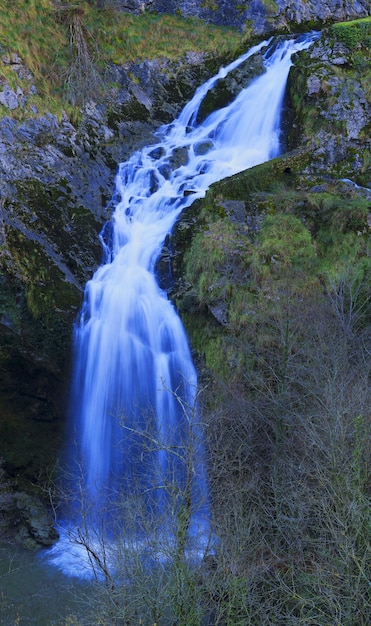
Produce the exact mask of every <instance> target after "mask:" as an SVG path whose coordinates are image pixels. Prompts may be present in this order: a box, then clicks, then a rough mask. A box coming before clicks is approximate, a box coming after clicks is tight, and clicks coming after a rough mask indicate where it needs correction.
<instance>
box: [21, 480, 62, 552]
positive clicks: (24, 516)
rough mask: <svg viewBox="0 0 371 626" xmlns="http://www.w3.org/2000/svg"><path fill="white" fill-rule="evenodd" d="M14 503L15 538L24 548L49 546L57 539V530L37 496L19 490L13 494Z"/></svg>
mask: <svg viewBox="0 0 371 626" xmlns="http://www.w3.org/2000/svg"><path fill="white" fill-rule="evenodd" d="M14 504H15V508H16V512H17V516H16V518H15V520H14V522H15V526H16V540H17V541H18V542H19V543H21V544H22V545H23V546H24V547H25V548H27V549H30V550H32V549H35V548H37V547H40V546H50V545H52V544H53V543H54V542H55V541H56V540H57V539H58V537H59V535H58V532H57V531H56V529H55V528H54V526H53V524H52V521H51V519H50V517H49V515H48V513H47V511H46V509H45V507H44V506H43V505H42V503H41V502H40V500H38V498H35V497H34V496H30V495H28V494H26V493H22V492H21V493H17V494H15V495H14Z"/></svg>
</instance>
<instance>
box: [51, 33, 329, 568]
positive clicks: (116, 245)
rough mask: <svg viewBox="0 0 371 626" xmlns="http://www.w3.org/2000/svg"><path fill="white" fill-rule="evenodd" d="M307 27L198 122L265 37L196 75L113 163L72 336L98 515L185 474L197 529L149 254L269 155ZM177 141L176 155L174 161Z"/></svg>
mask: <svg viewBox="0 0 371 626" xmlns="http://www.w3.org/2000/svg"><path fill="white" fill-rule="evenodd" d="M316 36H317V34H312V35H307V36H305V37H301V38H299V39H297V40H289V41H286V42H281V43H280V44H278V45H276V46H274V47H273V48H272V49H271V50H269V49H268V51H267V52H266V54H265V57H264V65H265V73H264V74H263V75H262V76H260V77H258V78H256V79H254V80H253V81H252V82H251V84H250V85H249V86H248V87H247V88H246V89H244V90H243V91H241V92H240V94H239V95H238V96H237V97H236V99H235V100H234V102H232V103H231V104H230V105H228V106H226V107H225V108H223V109H220V110H218V111H215V112H213V113H212V114H211V115H209V117H207V119H205V120H204V121H203V122H202V123H201V124H199V125H198V124H197V121H196V120H197V114H198V110H199V107H200V104H201V102H202V100H203V98H204V96H205V95H206V93H207V92H208V90H209V89H211V88H212V87H213V86H214V84H215V83H216V82H217V81H218V80H219V79H220V78H222V77H224V76H225V75H227V74H228V72H230V71H231V70H232V69H234V68H235V67H237V66H238V65H239V64H241V63H243V62H244V61H245V60H246V59H248V58H249V57H250V56H252V55H253V54H254V53H256V52H258V51H260V50H262V49H263V48H265V47H267V44H268V42H263V43H261V44H260V45H259V46H256V47H254V48H252V49H251V50H250V51H249V52H248V53H246V54H245V55H243V56H242V57H240V58H239V59H238V60H237V61H235V62H234V63H231V64H230V65H229V66H228V67H226V68H224V69H222V70H220V72H219V74H218V75H217V76H215V77H213V78H212V79H210V80H209V81H208V82H206V83H205V85H203V86H202V87H201V88H200V89H199V90H198V91H197V92H196V94H195V96H194V98H193V99H192V100H191V101H190V102H189V103H188V104H187V105H186V107H185V108H184V110H183V111H182V113H181V114H180V116H179V118H178V119H177V120H175V121H174V122H173V123H172V124H170V125H169V126H164V127H162V128H160V130H159V131H158V132H157V137H158V142H157V143H156V144H155V145H151V146H149V147H146V148H144V149H143V150H141V151H140V152H136V153H135V154H133V156H132V157H131V158H130V159H129V160H128V161H127V162H126V163H122V164H121V165H120V167H119V171H118V174H117V178H116V194H115V197H116V198H119V201H118V202H117V206H116V209H115V212H114V214H113V217H112V220H111V222H110V223H109V224H108V225H107V226H106V227H105V229H104V231H103V232H102V243H103V247H104V251H105V262H104V264H103V265H102V266H101V267H100V268H99V269H98V270H97V272H96V273H95V275H94V277H93V278H92V280H91V281H89V283H88V284H87V286H86V292H85V301H84V305H83V308H82V312H81V316H80V321H79V324H78V325H77V327H76V337H75V346H76V370H75V379H74V389H73V394H72V399H73V413H74V424H75V439H76V442H77V450H78V463H79V467H80V468H81V470H82V471H81V475H82V477H83V492H84V500H85V502H89V503H94V508H95V511H96V514H97V516H98V518H99V514H100V513H99V512H100V511H101V510H102V509H104V508H105V507H106V506H107V501H108V500H109V499H110V498H111V497H112V495H113V494H115V497H117V494H121V495H122V494H129V493H130V491H131V492H132V493H135V494H138V496H139V494H146V502H147V506H148V508H149V510H151V514H152V513H153V511H155V514H156V515H157V516H158V517H159V518H161V517H164V516H166V510H167V507H170V509H171V510H172V511H174V507H175V509H176V506H177V501H178V499H179V498H178V496H176V498H175V501H174V496H173V493H174V489H173V487H174V485H175V486H176V493H178V494H179V493H182V494H183V495H184V493H185V491H186V490H187V489H189V481H190V475H191V483H192V484H191V488H190V490H189V491H188V492H187V494H188V496H190V497H191V499H192V503H193V506H194V509H195V511H196V509H197V511H198V513H197V512H196V513H194V514H193V519H194V522H193V523H194V524H195V526H196V527H197V520H201V519H202V521H201V522H200V524H201V526H202V524H203V525H204V529H205V528H206V527H207V515H208V511H207V508H208V507H207V480H206V472H205V467H204V462H203V451H202V432H201V428H200V426H199V424H198V422H197V410H196V409H197V407H195V404H196V387H197V380H196V373H195V369H194V366H193V363H192V358H191V354H190V350H189V347H188V343H187V338H186V335H185V332H184V330H183V327H182V324H181V322H180V320H179V317H178V315H177V313H176V311H175V309H174V307H173V306H172V304H171V303H170V302H169V300H168V299H167V297H166V294H165V293H164V292H163V291H162V290H161V289H160V288H159V286H158V284H157V283H156V277H155V263H156V260H157V259H158V257H159V254H160V252H161V249H162V246H163V243H164V240H165V237H166V235H167V234H168V233H169V232H170V231H171V229H172V227H173V225H174V222H175V221H176V219H177V217H178V216H179V214H180V213H181V211H182V210H183V209H184V208H185V207H187V206H189V205H190V204H191V203H192V202H193V201H194V199H195V198H199V197H202V196H204V194H205V192H206V190H207V188H208V187H209V186H210V185H211V184H212V183H213V182H215V181H217V180H220V179H222V178H225V177H227V176H230V175H232V174H235V173H237V172H239V171H242V170H244V169H247V168H249V167H252V166H254V165H256V164H259V163H262V162H264V161H267V160H268V159H270V158H272V157H274V156H276V155H277V154H278V152H279V146H280V141H279V139H280V113H281V106H282V100H283V97H284V92H285V87H286V81H287V77H288V73H289V69H290V66H291V65H292V61H291V57H292V55H293V54H294V53H295V52H297V51H300V50H303V49H305V48H308V47H309V46H310V45H311V43H312V42H313V40H314V39H315V38H316ZM179 148H181V149H182V152H183V153H186V154H187V158H186V159H184V160H183V163H184V164H182V165H178V166H177V165H176V164H175V162H176V159H175V157H174V154H175V151H179ZM190 447H191V449H192V458H191V461H189V454H188V451H189V448H190ZM169 486H170V488H169ZM121 495H120V497H121ZM188 496H187V497H188ZM196 501H197V506H195V505H194V502H196ZM85 521H86V520H85V519H84V522H85ZM80 523H81V522H80ZM197 529H199V527H197ZM191 530H192V529H191ZM62 544H63V545H62V547H61V544H60V545H59V546H58V544H57V546H56V547H55V548H53V550H52V559H54V562H55V563H56V564H57V565H59V566H60V567H62V569H65V570H66V571H67V572H68V571H70V572H71V571H75V564H72V565H71V561H73V556H71V555H72V552H71V554H70V555H69V550H68V548H66V545H65V543H63V542H62Z"/></svg>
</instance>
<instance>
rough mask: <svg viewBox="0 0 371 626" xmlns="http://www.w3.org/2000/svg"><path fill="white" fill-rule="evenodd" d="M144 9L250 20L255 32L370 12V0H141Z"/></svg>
mask: <svg viewBox="0 0 371 626" xmlns="http://www.w3.org/2000/svg"><path fill="white" fill-rule="evenodd" d="M143 4H145V7H146V10H150V11H158V12H164V13H179V12H180V14H181V15H182V16H184V17H190V16H193V17H198V18H201V19H204V20H206V21H207V22H209V23H212V24H219V25H224V26H233V27H235V28H239V29H241V30H243V29H244V28H245V25H246V23H249V24H251V26H252V30H253V32H254V33H256V34H263V33H267V32H272V31H273V30H276V29H278V28H286V27H288V26H289V25H290V26H292V25H293V23H296V24H304V23H308V22H312V23H313V22H314V23H319V22H326V21H330V20H331V21H339V20H344V19H356V18H360V17H366V16H367V15H370V14H371V7H370V2H369V0H323V1H321V0H276V1H275V2H274V1H273V2H271V1H265V0H242V1H241V0H218V1H215V2H214V1H211V0H210V1H206V2H205V1H204V0H181V1H180V2H178V1H177V0H153V1H152V0H151V1H150V2H147V1H146V0H144V2H143Z"/></svg>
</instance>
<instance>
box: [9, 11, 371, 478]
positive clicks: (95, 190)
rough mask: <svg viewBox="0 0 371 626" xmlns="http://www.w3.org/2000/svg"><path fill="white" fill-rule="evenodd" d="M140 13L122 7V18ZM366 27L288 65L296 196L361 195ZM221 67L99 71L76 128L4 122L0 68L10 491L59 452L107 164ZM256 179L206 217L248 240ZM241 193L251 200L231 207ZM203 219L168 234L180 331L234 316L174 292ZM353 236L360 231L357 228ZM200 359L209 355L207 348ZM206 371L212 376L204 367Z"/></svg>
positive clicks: (235, 19) (291, 23)
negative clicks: (238, 225) (340, 185)
mask: <svg viewBox="0 0 371 626" xmlns="http://www.w3.org/2000/svg"><path fill="white" fill-rule="evenodd" d="M333 5H334V6H333ZM143 6H144V5H143V3H141V5H140V7H139V6H137V5H136V4H135V3H134V4H133V5H130V6H127V5H126V4H125V3H123V8H126V9H128V8H130V9H133V10H142V9H143ZM147 8H148V10H151V11H165V10H166V11H176V10H177V11H178V12H179V11H180V12H181V14H182V15H184V16H187V15H197V16H198V17H202V18H203V19H206V20H209V21H213V22H215V23H223V24H229V25H233V26H236V27H238V28H242V27H243V26H244V25H245V24H246V23H248V24H250V26H251V25H252V26H251V28H252V30H253V31H254V32H255V34H256V33H262V32H267V31H272V30H273V29H286V30H287V29H292V28H294V27H295V25H299V26H302V25H303V24H308V22H316V23H318V22H319V21H326V20H330V18H334V17H335V18H338V19H342V18H344V17H346V18H350V17H351V18H354V17H360V16H365V15H367V14H369V13H370V7H369V3H368V2H367V1H366V0H359V2H357V1H355V0H354V1H349V2H345V1H344V2H342V3H338V2H337V3H333V2H321V3H317V2H301V3H297V2H295V3H293V2H277V3H275V2H269V3H268V2H251V3H242V4H241V3H237V2H236V3H228V5H227V4H226V3H224V2H218V3H215V5H214V4H212V3H205V2H203V3H198V2H192V3H190V2H183V3H181V4H180V5H179V3H176V5H175V3H172V2H171V1H170V2H161V0H154V1H153V2H152V3H150V4H149V3H148V6H147ZM369 28H370V25H369V23H367V25H366V26H365V27H359V28H358V26H356V27H354V28H350V29H348V30H343V31H342V30H341V29H340V30H339V29H338V30H336V29H331V28H330V29H328V30H327V31H325V32H324V33H323V35H322V37H321V39H320V40H319V41H318V42H317V43H316V44H315V46H314V47H313V49H312V50H311V51H310V52H309V53H305V54H303V55H301V56H300V58H298V59H297V61H296V62H295V67H294V68H293V70H292V73H291V77H290V85H289V93H288V99H287V107H286V109H287V110H286V113H285V116H286V124H287V129H288V130H287V133H286V134H287V149H288V150H295V152H294V153H293V154H292V156H291V155H289V156H287V157H285V160H283V161H281V165H279V166H277V167H278V170H277V171H278V172H279V174H277V177H278V178H279V179H281V177H282V176H283V179H285V175H290V174H291V173H292V174H295V176H296V175H297V173H298V172H300V178H299V179H298V180H299V182H298V183H297V184H298V185H299V186H300V185H302V186H303V187H305V188H308V186H309V187H313V185H314V184H316V185H317V186H318V185H325V187H323V190H322V191H323V193H328V188H327V187H326V185H328V184H329V183H328V182H326V181H327V178H328V177H330V178H331V180H332V181H333V180H338V179H339V178H351V179H352V180H353V181H354V182H356V183H358V184H359V185H361V186H362V187H367V185H369V184H370V180H371V174H370V168H369V167H370V166H369V164H370V154H371V147H370V143H369V137H370V132H369V130H370V91H369V63H370V58H369V50H370V46H369V42H370V34H369ZM357 29H358V30H357ZM354 32H356V35H354ZM352 33H353V34H352ZM220 61H221V60H220V59H217V60H216V61H214V62H213V61H212V60H210V59H208V60H207V63H206V60H205V58H204V57H203V55H202V54H189V55H187V57H186V58H183V59H182V60H179V61H178V62H172V63H170V62H168V61H166V60H164V59H161V60H160V59H159V60H155V61H144V62H141V63H138V64H132V65H130V66H125V67H123V66H116V65H112V66H109V67H107V68H106V75H105V76H106V89H105V90H104V94H103V95H102V97H101V98H100V99H99V101H98V100H97V101H96V102H89V103H88V104H86V105H85V106H84V107H83V108H82V110H81V116H80V118H79V120H78V121H76V120H75V121H74V120H73V119H71V118H70V117H68V115H67V114H66V113H64V114H63V116H62V117H61V119H58V118H57V117H56V116H54V115H51V114H46V115H43V116H37V115H35V116H34V117H33V119H26V120H22V121H17V119H16V115H14V112H16V111H17V108H18V107H19V106H21V101H22V97H27V96H25V94H28V92H29V91H30V88H31V87H32V84H31V83H32V76H31V77H30V76H29V75H28V74H27V68H25V67H24V66H23V61H22V59H21V58H19V57H18V56H13V57H12V58H11V59H10V58H9V56H7V57H4V58H3V59H2V63H4V64H8V65H9V63H10V62H13V63H14V64H15V65H17V67H18V72H20V73H21V74H22V75H24V76H25V77H26V78H25V79H24V80H26V82H27V80H28V81H29V82H30V84H29V88H27V89H26V88H24V89H23V92H22V94H21V93H20V92H19V90H18V91H17V89H16V88H15V89H13V90H9V89H7V88H4V89H3V92H2V96H1V100H0V107H1V112H2V113H3V114H4V113H5V115H4V117H2V119H1V120H0V172H1V179H0V238H1V239H0V244H1V247H0V263H1V266H0V269H1V274H0V282H1V292H0V371H1V382H0V415H1V419H0V436H1V441H2V443H1V449H0V456H1V457H3V458H4V460H5V469H6V471H7V474H8V475H9V476H10V477H11V478H12V479H16V480H17V481H18V484H19V486H21V487H25V486H26V487H27V488H28V487H29V486H30V484H31V483H33V484H35V483H38V482H40V481H41V480H43V477H44V478H45V473H46V468H50V467H52V466H53V464H54V463H55V461H56V459H57V456H58V451H59V450H60V449H61V438H62V435H63V430H64V421H65V416H66V414H67V405H68V401H67V393H68V392H67V388H68V375H69V362H70V347H71V337H72V331H73V323H74V319H75V318H76V315H77V314H78V310H79V306H80V304H81V299H82V293H83V287H84V284H85V282H86V281H87V280H88V279H89V277H90V276H91V275H92V272H93V271H94V269H95V268H96V267H97V265H98V264H99V262H100V257H101V247H100V243H99V238H98V235H99V232H100V230H101V228H102V224H103V222H104V221H105V220H106V219H109V217H110V213H111V211H112V206H113V204H114V200H112V199H111V196H112V192H113V185H114V177H115V172H116V167H117V163H118V162H120V161H122V160H123V159H125V158H126V157H127V156H128V154H129V153H130V152H131V151H132V150H133V149H135V148H136V147H138V146H140V145H141V144H143V143H144V142H146V143H147V142H150V141H151V140H152V136H153V135H152V133H153V131H154V130H155V128H156V127H158V125H159V124H161V123H163V122H168V121H170V120H171V119H173V118H174V117H175V115H176V114H177V112H179V110H180V108H181V106H182V104H183V103H184V102H185V101H186V100H187V99H188V98H189V97H190V96H191V95H192V93H193V91H194V90H195V88H196V86H198V85H199V84H201V83H202V82H203V80H204V79H205V78H206V77H207V76H208V75H210V74H211V73H212V72H213V70H214V69H215V64H218V63H219V62H220ZM259 66H260V59H259V58H256V59H254V61H253V62H252V64H250V65H249V67H248V68H245V70H244V71H243V72H242V74H244V76H242V74H241V72H240V73H237V74H236V75H235V76H234V77H233V80H232V81H231V82H230V84H228V83H225V84H224V85H223V86H222V87H220V86H219V91H218V92H217V93H215V94H214V95H211V96H210V98H209V100H208V102H207V104H206V105H205V106H207V107H208V109H210V110H211V109H212V107H213V106H215V105H216V104H217V105H218V106H220V105H221V104H222V103H223V98H225V99H228V98H229V97H230V96H231V93H235V91H236V89H238V88H239V86H238V85H240V84H241V81H242V80H246V76H248V75H249V74H250V73H251V72H252V73H256V72H258V71H259ZM251 68H252V69H251ZM27 77H28V78H27ZM0 95H1V94H0ZM205 112H207V111H205ZM282 164H283V165H282ZM259 172H260V170H258V171H257V174H256V176H257V178H256V180H260V182H261V185H260V187H259V188H257V187H256V184H257V183H254V185H255V187H254V194H255V195H253V196H251V190H249V185H250V182H249V183H248V185H247V187H246V183H245V182H244V179H243V178H242V179H238V180H239V181H241V180H242V182H234V183H233V184H230V185H229V183H226V185H227V187H228V192H226V191H225V190H226V187H225V186H224V187H221V188H220V191H218V193H220V194H221V198H222V197H223V198H222V199H221V200H220V202H221V204H220V203H219V201H218V203H216V204H217V212H218V211H219V212H220V211H222V212H223V213H225V217H226V218H228V219H232V221H233V220H235V219H236V215H237V214H239V215H243V216H244V217H243V220H246V222H247V223H249V224H250V223H251V228H256V229H258V228H259V224H260V223H261V220H262V216H263V215H264V214H265V213H266V212H267V211H268V210H269V207H271V206H272V205H274V204H275V200H274V197H272V195H271V193H270V192H269V193H268V194H267V195H264V194H265V186H266V184H267V181H266V176H267V175H268V176H270V174H267V173H266V172H265V170H264V169H263V170H261V172H263V174H260V173H259ZM236 189H239V191H238V192H237V191H236ZM346 189H347V191H346V193H349V194H350V196H351V197H352V198H357V197H358V196H362V197H365V198H366V199H367V198H368V195H367V193H368V192H367V191H366V192H365V191H362V192H357V191H356V188H355V187H354V186H351V187H347V188H346ZM213 193H214V192H213ZM246 193H248V196H249V198H250V199H251V202H250V200H249V202H247V203H246V202H245V199H242V198H241V194H242V197H244V194H245V195H246ZM317 193H319V191H318V192H317ZM321 193H322V192H321ZM259 194H260V195H259ZM262 194H263V195H262ZM365 194H366V195H365ZM224 196H225V197H224ZM316 197H317V198H319V196H316ZM297 201H298V203H300V202H301V201H302V200H300V199H297ZM208 202H209V201H208V200H207V201H206V206H208ZM241 203H242V204H241ZM218 207H219V208H218ZM256 207H258V208H259V210H258V211H257V209H256ZM195 210H196V208H195V209H194V210H193V211H195ZM197 211H199V206H198V207H197ZM241 212H242V213H241ZM362 219H363V218H362ZM203 220H204V218H202V219H201V221H200V222H198V221H197V219H196V217H195V213H194V212H193V213H192V210H191V211H190V212H189V213H188V214H187V215H186V216H184V220H183V222H182V231H181V232H180V230H178V231H177V232H176V233H175V234H174V238H175V240H176V241H177V242H178V245H177V251H178V252H179V253H181V254H179V255H176V256H175V257H174V259H173V264H174V268H175V271H176V272H178V278H179V280H178V282H177V283H176V285H175V287H173V292H172V293H173V296H174V297H177V298H178V301H179V306H180V307H181V309H182V310H183V313H184V316H185V319H186V318H187V315H188V313H189V311H191V313H192V319H193V320H194V319H195V315H196V311H198V315H199V319H204V314H205V308H204V307H205V306H206V309H207V311H208V315H210V314H211V317H212V320H213V323H216V324H217V325H220V327H221V328H224V327H225V326H226V323H229V322H228V320H229V319H231V318H232V317H233V315H234V313H233V314H231V312H230V311H229V304H228V302H226V301H225V298H224V297H223V298H218V297H217V296H215V294H216V293H217V292H216V291H215V290H214V296H213V301H210V302H209V301H208V300H207V298H206V300H205V298H204V296H202V297H201V294H200V293H197V289H196V288H193V287H192V288H191V289H190V290H189V285H188V286H187V285H186V286H184V276H185V275H186V274H187V272H188V278H187V280H188V281H189V280H191V281H193V282H194V285H195V286H196V283H197V281H196V279H195V278H194V277H193V278H192V273H190V270H189V268H188V269H187V268H186V266H185V265H183V252H184V250H185V249H186V247H187V246H188V247H189V246H191V240H192V241H193V243H194V242H195V241H196V240H195V239H193V237H194V236H195V235H194V233H195V232H198V230H199V229H200V228H201V230H203V229H204V228H205V222H204V221H203ZM361 221H362V220H361ZM253 223H254V224H255V226H254V225H253ZM191 227H192V228H191ZM363 227H364V228H367V224H366V223H365V224H363V222H362V228H363ZM360 228H361V226H360ZM362 228H361V230H362ZM194 229H195V230H194ZM191 232H192V234H191ZM362 232H363V231H362ZM193 243H192V246H193ZM205 249H206V248H205ZM160 267H161V264H160ZM179 272H181V273H182V276H181V277H179ZM190 302H191V303H192V304H191V306H190V308H189V303H190ZM187 303H188V304H187ZM200 305H201V306H200ZM209 322H210V318H208V322H207V325H206V327H205V328H204V331H202V332H206V333H209V330H207V328H208V324H209ZM191 326H192V325H191ZM191 326H190V332H191V336H192V337H193V341H194V346H195V347H196V348H197V346H198V342H199V337H197V336H195V333H194V330H195V328H196V327H197V328H198V329H200V324H199V323H198V322H197V324H196V325H195V324H193V331H192V328H191ZM201 326H202V324H201ZM218 328H219V327H218ZM200 332H201V331H200ZM216 332H217V333H218V332H219V330H217V331H216ZM192 333H193V335H192ZM201 343H202V342H201ZM204 343H205V342H204ZM210 350H211V351H213V352H215V345H214V347H212V348H210ZM208 366H210V367H214V368H216V369H217V368H218V364H216V363H213V362H212V361H209V362H208ZM48 471H49V470H48Z"/></svg>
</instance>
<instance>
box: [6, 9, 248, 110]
mask: <svg viewBox="0 0 371 626" xmlns="http://www.w3.org/2000/svg"><path fill="white" fill-rule="evenodd" d="M101 5H103V6H101ZM239 45H241V35H240V34H238V33H237V32H236V31H234V30H232V29H227V28H219V27H213V26H207V25H206V24H205V23H204V22H202V21H200V20H196V19H188V20H184V19H180V18H177V17H176V16H170V15H155V14H149V13H145V14H142V15H139V16H136V15H132V14H130V13H124V12H122V11H119V10H116V9H115V8H114V6H113V4H112V3H88V2H87V1H85V0H76V1H72V0H71V1H66V2H59V1H57V0H55V2H50V1H49V0H30V1H27V0H14V2H12V9H11V10H9V7H8V6H7V5H6V4H5V3H1V4H0V52H1V55H2V57H4V56H7V55H8V56H9V58H14V55H18V57H20V59H21V61H22V63H23V64H24V65H25V66H26V67H27V69H28V70H29V71H30V72H32V74H33V77H34V81H35V85H36V87H37V92H38V93H37V94H35V95H32V96H31V97H30V99H29V105H28V106H27V108H25V109H24V110H23V109H22V111H20V110H19V109H17V110H16V111H13V113H12V114H13V115H18V116H19V115H23V116H25V115H27V116H30V115H32V109H31V108H30V107H31V106H32V105H33V106H36V107H37V109H38V111H39V112H43V111H49V112H54V113H56V114H60V113H61V110H62V108H66V100H67V102H69V103H70V104H72V105H79V104H81V102H83V101H84V100H85V99H86V98H87V97H89V96H91V95H92V94H95V93H96V90H97V89H99V86H100V84H101V81H102V79H103V75H104V67H105V64H106V63H115V64H121V63H130V62H132V61H137V60H140V59H153V58H155V57H159V56H166V57H167V58H179V57H181V56H183V55H184V54H185V53H186V52H189V51H202V52H206V53H207V52H210V53H216V52H217V53H218V55H219V54H221V53H223V52H228V51H231V50H232V51H233V50H234V49H236V48H237V47H238V46H239ZM1 73H2V76H1V82H2V83H4V82H5V81H6V82H7V83H8V84H9V85H10V86H11V87H15V86H16V82H17V74H16V72H15V71H14V68H13V66H12V65H6V64H5V65H4V64H3V65H2V67H1ZM0 113H3V114H4V111H3V110H2V111H0ZM7 113H9V111H7Z"/></svg>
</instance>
